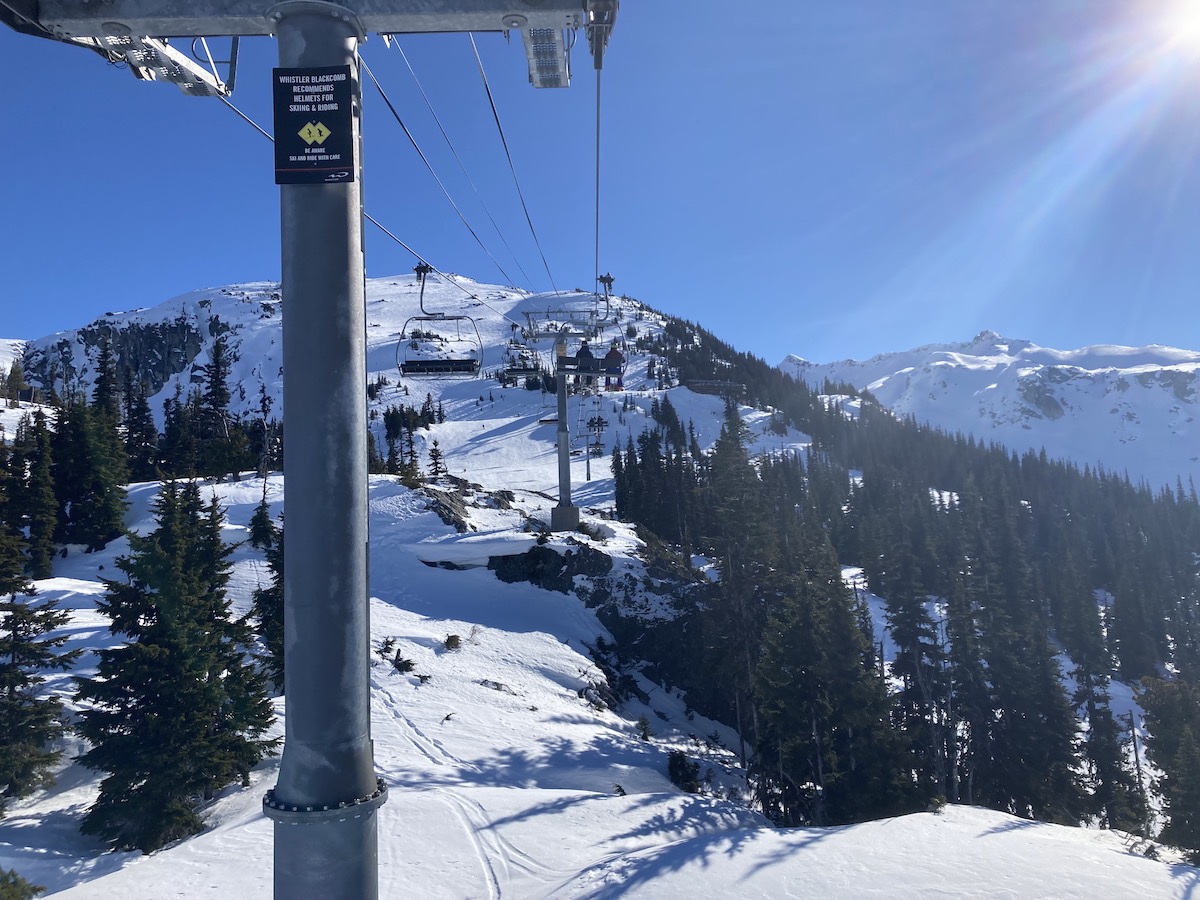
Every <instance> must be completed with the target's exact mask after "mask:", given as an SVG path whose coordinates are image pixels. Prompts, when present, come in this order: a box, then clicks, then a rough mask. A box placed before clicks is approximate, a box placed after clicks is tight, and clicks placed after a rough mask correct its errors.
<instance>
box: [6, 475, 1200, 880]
mask: <svg viewBox="0 0 1200 900" xmlns="http://www.w3.org/2000/svg"><path fill="white" fill-rule="evenodd" d="M156 490H157V487H156V485H138V486H134V488H133V489H132V491H131V501H132V502H131V510H130V514H129V520H130V524H131V525H132V526H133V527H135V528H137V529H139V530H144V529H148V528H151V527H152V526H153V522H152V519H151V516H150V513H149V509H150V503H151V502H152V499H153V496H154V494H155V492H156ZM261 490H262V486H261V484H260V483H259V482H254V481H246V482H242V483H240V484H223V485H215V486H208V487H206V488H205V491H206V492H207V491H213V492H215V493H216V494H217V496H218V497H219V498H220V500H221V502H222V504H223V505H224V506H225V507H226V508H227V509H228V511H229V519H230V524H229V525H228V526H227V529H226V535H225V536H226V539H227V540H241V539H244V538H245V536H246V531H247V525H248V522H249V518H250V516H251V515H252V512H253V508H254V506H255V505H256V504H257V502H258V499H259V497H260V496H261ZM267 496H268V498H269V500H270V502H271V504H272V507H273V508H274V509H279V508H281V505H282V503H283V500H284V493H283V484H282V479H281V478H279V477H278V476H273V477H272V478H270V479H269V481H268V483H267ZM480 499H482V498H480ZM468 500H470V497H468ZM515 501H516V503H515V505H516V506H517V507H522V506H525V505H526V504H527V503H534V505H536V503H535V502H534V501H533V498H532V497H530V496H529V495H526V494H525V493H524V492H523V491H520V490H518V491H516V492H515ZM370 505H371V532H372V536H373V545H372V565H371V572H372V600H371V622H372V633H373V640H374V642H375V643H376V644H378V642H379V641H381V640H383V639H384V638H387V637H394V638H396V641H397V643H396V646H397V648H398V649H400V650H401V652H402V654H403V655H404V656H405V657H407V658H409V659H411V660H413V661H414V662H415V663H416V668H415V669H414V671H413V673H412V674H408V675H403V674H399V673H398V672H396V671H395V670H394V669H393V668H392V667H391V666H390V665H389V664H388V663H387V662H385V661H384V660H382V659H379V660H377V662H376V665H375V666H374V668H373V669H372V672H371V692H372V714H373V716H372V730H373V737H374V744H375V760H376V767H377V769H378V771H379V773H380V775H381V777H383V778H385V779H386V780H387V782H388V785H389V789H390V801H389V802H388V804H387V805H385V806H384V807H383V808H382V809H381V810H380V813H379V835H380V837H379V840H380V896H381V897H388V898H392V897H421V898H468V897H503V896H509V897H520V898H552V897H553V898H569V897H579V898H582V897H592V898H601V897H617V896H621V897H626V896H627V897H642V898H676V897H681V896H687V895H691V894H696V893H697V891H699V894H700V895H701V896H710V897H735V896H737V897H747V896H755V897H780V898H782V897H794V896H811V897H822V898H847V900H849V898H856V900H857V898H862V897H876V896H878V897H888V898H897V897H900V898H924V897H929V896H953V897H1022V898H1024V897H1063V898H1080V900H1083V898H1087V900H1092V898H1095V897H1114V898H1115V897H1139V898H1160V897H1161V898H1167V897H1179V898H1182V897H1186V896H1189V895H1190V894H1191V893H1192V892H1193V891H1194V890H1195V889H1196V887H1197V871H1196V870H1195V869H1192V868H1190V867H1186V866H1179V865H1168V864H1165V863H1160V862H1154V861H1151V860H1148V859H1146V858H1145V857H1143V856H1141V855H1139V854H1137V853H1135V852H1133V848H1132V847H1131V846H1130V845H1129V843H1128V842H1127V840H1126V839H1124V838H1123V837H1122V836H1121V835H1119V834H1115V833H1112V832H1103V831H1096V830H1084V829H1070V828H1061V827H1058V826H1051V825H1043V824H1039V823H1034V822H1027V821H1023V820H1019V819H1014V818H1012V817H1010V816H1006V815H1003V814H1001V813H996V812H991V811H987V810H981V809H973V808H967V807H947V808H946V809H945V810H943V811H942V812H941V813H940V814H919V815H911V816H906V817H903V818H899V819H891V820H885V821H879V822H870V823H866V824H862V825H856V826H848V827H840V828H828V829H817V828H806V829H795V830H786V829H785V830H777V829H773V828H771V827H770V826H769V825H768V824H767V823H766V822H765V821H764V820H763V819H762V818H761V817H760V816H758V815H757V814H755V813H753V812H751V811H749V810H748V809H746V808H745V807H744V806H743V805H742V804H741V803H739V802H738V798H739V789H740V781H739V779H738V778H737V771H736V768H735V766H736V760H735V757H734V754H733V753H732V752H730V751H729V750H727V749H725V747H728V746H733V735H732V734H731V733H730V732H729V730H728V729H726V728H724V727H723V726H721V725H719V724H718V723H714V722H710V721H706V720H704V719H703V718H701V717H698V716H694V717H692V718H689V717H688V715H687V711H686V707H685V703H684V700H683V698H681V697H679V696H678V695H677V694H675V693H672V692H670V691H667V690H664V689H662V688H661V687H658V686H655V685H652V684H650V683H649V682H645V681H643V683H642V688H643V689H644V690H645V691H646V692H647V694H648V695H649V701H648V703H642V702H640V701H637V700H634V701H631V702H630V703H629V704H628V705H627V706H626V707H624V708H623V709H621V710H620V711H619V712H615V711H612V710H610V709H605V708H603V707H602V706H601V705H598V704H597V703H596V696H597V695H596V690H595V689H596V687H597V686H598V685H601V684H602V682H603V676H602V675H601V674H600V673H599V672H598V671H597V669H596V668H595V666H594V665H593V663H592V661H591V659H589V657H588V655H587V645H588V644H591V643H594V641H595V639H596V637H597V635H603V634H605V632H604V629H603V627H602V626H601V625H600V624H599V622H597V621H596V619H595V617H594V615H593V614H592V612H590V611H589V610H587V609H586V608H584V606H583V604H582V603H580V602H579V601H578V600H577V599H576V598H574V597H571V596H568V595H564V594H559V593H552V592H549V591H545V590H541V589H539V588H535V587H531V586H530V585H528V584H512V585H510V584H503V583H501V582H500V581H498V580H497V579H496V578H495V577H494V575H493V574H492V573H491V572H490V571H488V570H486V569H483V568H469V569H455V570H451V569H447V568H441V567H431V566H428V565H423V564H422V563H421V561H420V560H421V559H423V558H425V557H426V556H427V555H429V552H430V550H429V547H430V545H435V546H436V545H438V544H448V545H453V544H455V543H456V542H461V540H462V539H463V538H462V535H460V534H459V533H458V532H456V531H455V529H454V528H452V527H451V526H449V525H446V524H444V523H443V522H442V521H441V519H440V518H438V516H437V515H435V514H434V513H433V512H431V511H429V509H428V508H427V504H426V502H425V501H424V499H423V498H422V496H421V495H420V494H417V493H414V492H411V491H409V490H408V489H406V488H404V487H402V486H400V485H398V484H396V483H395V482H394V480H393V479H390V478H388V477H377V478H374V479H373V480H372V484H371V493H370ZM469 517H470V524H471V526H472V527H474V528H476V529H477V530H476V531H474V532H470V534H471V535H472V536H473V537H474V543H475V545H476V546H475V551H476V552H477V553H483V554H485V555H486V554H487V553H490V552H500V553H504V552H510V551H511V549H512V548H511V547H510V546H508V545H509V544H511V542H512V540H513V537H514V536H515V535H518V534H521V533H523V532H522V528H523V518H522V515H521V513H520V511H519V509H513V510H499V509H494V508H490V507H489V506H488V504H486V503H483V502H480V503H479V504H478V505H475V506H470V507H469ZM590 524H592V525H593V526H595V527H597V528H598V529H600V533H602V534H603V535H606V536H605V537H602V538H601V539H600V540H598V541H597V540H593V539H591V538H587V537H584V536H582V535H580V536H576V537H575V538H573V540H578V541H580V542H581V543H580V545H576V546H577V547H578V546H581V545H583V544H587V545H591V546H596V547H599V548H601V549H603V550H605V552H607V553H610V554H612V555H613V556H614V558H615V559H617V560H626V561H628V562H629V563H630V564H633V562H634V561H633V560H632V557H631V555H630V554H631V552H632V550H633V549H634V547H635V544H636V541H635V539H634V538H633V536H632V534H631V532H630V529H628V528H626V527H625V526H622V525H620V524H618V523H611V522H602V521H599V520H590ZM551 545H552V546H559V547H561V548H563V549H565V548H566V546H567V545H566V544H565V543H563V539H560V538H554V539H552V543H551ZM127 549H128V544H127V541H125V540H124V539H122V540H119V541H116V542H114V544H113V545H112V546H110V547H109V548H107V549H106V550H105V551H103V552H101V553H96V554H90V555H89V554H82V553H72V554H71V555H70V556H69V557H68V558H67V559H63V560H59V561H58V563H57V571H56V577H55V578H53V579H49V580H47V581H43V582H41V583H39V585H38V586H39V589H40V590H41V592H42V593H43V594H44V595H45V596H49V597H54V598H56V599H58V600H60V602H61V603H62V605H63V606H64V607H65V608H69V609H71V610H72V611H73V622H72V624H71V626H70V633H71V637H72V643H73V645H74V646H80V647H85V648H88V649H89V650H95V649H96V648H98V647H101V646H104V645H105V644H106V643H107V642H109V641H110V640H111V638H110V637H109V635H108V632H107V630H106V627H105V623H104V620H103V617H102V616H100V615H99V614H98V613H97V612H96V611H95V609H94V603H95V600H96V598H97V596H98V595H99V594H100V593H101V587H100V585H99V584H98V583H97V581H96V578H97V576H98V575H99V574H101V573H102V572H103V571H106V570H108V571H111V568H112V562H113V558H114V557H115V556H116V555H117V554H119V553H122V552H126V551H127ZM434 555H436V551H434ZM233 560H234V563H235V569H234V577H233V580H232V585H231V587H232V593H233V594H234V596H235V597H236V598H237V604H236V605H237V608H238V610H239V611H244V610H245V609H246V607H247V604H248V602H249V594H250V592H251V591H252V590H253V588H254V587H255V586H256V585H257V584H259V583H260V582H261V581H262V580H263V579H265V578H266V577H267V573H266V571H265V567H264V565H263V563H262V561H261V560H260V559H259V558H258V556H257V554H256V553H255V552H253V551H252V550H250V549H249V547H248V546H246V545H243V546H242V547H241V548H239V549H238V550H237V551H236V554H235V556H234V557H233ZM450 634H457V635H459V636H460V637H461V639H462V643H461V648H460V649H459V650H456V651H450V650H447V649H446V647H445V639H446V637H447V636H448V635H450ZM94 664H95V657H94V655H92V654H87V655H85V657H84V659H83V660H82V661H81V664H80V665H81V668H82V670H83V671H88V670H89V669H90V668H91V667H92V666H94ZM418 675H425V676H428V678H427V679H425V680H422V679H420V678H418V677H417V676H418ZM51 685H52V687H53V688H54V689H55V690H57V691H59V692H61V693H63V694H64V695H66V694H67V693H69V690H70V679H69V677H68V676H66V675H61V676H55V677H54V678H53V679H52V681H51ZM277 708H278V710H279V712H280V715H281V716H282V715H286V708H285V705H284V703H283V702H282V701H280V702H279V703H278V704H277ZM640 715H646V716H647V718H648V719H649V721H650V722H651V731H652V732H653V734H652V737H651V739H650V740H649V741H643V740H640V739H639V737H638V734H637V731H638V728H637V725H636V720H637V718H638V716H640ZM281 730H282V727H280V731H281ZM72 749H75V748H72ZM671 749H681V750H683V751H684V752H686V753H687V754H688V755H689V756H690V757H691V758H693V759H696V760H698V761H699V762H700V763H701V764H702V765H703V766H704V768H705V770H706V771H708V770H711V772H712V783H713V786H714V790H713V791H712V793H711V795H709V796H695V795H688V794H683V793H680V792H679V791H677V790H675V788H674V787H672V785H671V784H670V782H669V781H668V780H667V778H666V775H665V773H666V769H667V753H668V751H669V750H671ZM277 765H278V762H277V760H270V761H267V762H265V763H263V764H261V765H260V766H259V767H258V768H257V769H256V770H255V772H254V773H253V784H252V785H251V786H250V787H249V788H240V787H233V788H230V789H228V790H227V791H226V792H225V793H224V794H223V795H222V796H220V797H219V798H218V799H217V800H216V801H215V802H214V803H212V804H211V806H210V807H209V808H208V809H207V810H206V811H205V817H206V819H207V822H208V825H209V828H208V830H207V831H206V832H205V833H203V834H201V835H199V836H197V837H195V838H192V839H190V840H186V841H183V842H180V843H178V844H176V845H174V846H171V847H168V848H166V849H164V850H162V851H160V852H158V853H156V854H154V855H152V856H148V857H145V856H140V855H138V854H103V853H101V852H100V847H98V846H97V844H96V843H95V842H94V841H92V840H90V839H87V838H84V837H82V836H81V835H80V834H79V833H78V831H77V827H78V823H79V820H80V817H81V816H82V814H83V812H84V810H85V809H86V807H87V805H88V804H89V803H90V802H91V799H92V798H93V797H94V796H95V792H96V790H97V785H98V778H97V776H96V775H95V774H94V773H90V772H88V771H87V770H84V769H82V768H80V767H79V766H78V765H77V764H74V763H68V764H67V765H66V767H65V769H64V771H63V772H62V773H61V774H60V776H59V779H58V784H57V785H56V786H55V787H53V788H51V789H49V790H48V791H46V792H44V793H42V794H40V795H38V796H35V797H33V798H30V799H29V800H24V801H20V802H17V803H14V804H13V805H12V807H11V809H10V813H9V815H8V817H7V818H6V819H4V820H0V867H15V868H16V869H17V870H18V871H20V872H22V873H23V874H24V875H25V876H26V877H28V878H30V879H31V880H33V881H35V882H37V883H40V884H43V885H45V886H47V887H48V888H50V890H51V891H52V892H56V893H55V896H62V897H64V898H68V897H72V898H73V897H78V898H89V900H100V898H113V900H157V898H161V897H165V896H180V897H188V898H202V897H211V898H221V900H225V898H229V897H237V898H239V900H242V898H245V900H253V898H268V897H270V896H271V858H272V851H271V839H272V824H271V823H270V822H269V821H268V820H267V819H265V818H264V817H263V816H262V813H261V799H262V794H263V792H264V791H265V790H266V788H267V787H269V786H271V784H272V783H273V780H274V777H275V771H276V769H277ZM618 785H619V786H620V789H621V791H623V792H624V794H623V795H622V794H621V792H620V791H618V790H617V786H618Z"/></svg>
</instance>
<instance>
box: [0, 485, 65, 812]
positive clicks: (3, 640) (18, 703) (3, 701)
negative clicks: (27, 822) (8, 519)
mask: <svg viewBox="0 0 1200 900" xmlns="http://www.w3.org/2000/svg"><path fill="white" fill-rule="evenodd" d="M6 506H7V504H6V501H5V496H4V491H3V483H2V482H0V816H2V815H3V814H4V808H5V805H6V803H7V801H8V800H10V799H12V798H14V797H24V796H27V795H28V794H30V793H32V792H33V790H34V789H35V788H37V787H40V786H41V785H43V784H45V783H47V782H48V781H50V780H51V776H50V770H51V769H52V768H53V766H54V764H55V763H56V762H57V761H58V758H59V756H61V755H62V751H61V750H53V749H49V748H50V745H52V744H53V743H54V742H55V741H56V740H58V739H59V738H60V737H61V736H62V733H63V720H62V703H61V701H59V700H58V699H57V698H53V697H39V696H38V688H39V687H40V685H41V684H42V683H43V682H44V681H45V678H44V677H43V676H42V674H41V673H42V672H45V671H46V670H54V669H58V670H62V669H67V668H69V667H70V666H71V664H72V663H73V662H74V660H75V658H76V657H77V656H78V655H79V651H78V650H73V651H68V652H64V651H63V650H62V646H63V644H65V643H66V641H67V637H66V636H65V635H60V636H57V637H47V635H48V634H49V633H50V632H52V631H54V630H55V629H58V628H61V627H62V626H63V625H65V624H66V623H67V621H68V620H69V619H70V613H68V612H66V611H64V610H59V609H58V608H57V604H56V603H55V602H54V601H42V602H39V601H37V600H36V599H35V596H36V591H35V590H34V586H33V584H32V583H31V582H30V581H29V580H28V579H27V578H26V576H25V574H24V569H25V559H24V555H23V552H22V550H23V548H22V543H23V542H22V540H21V538H20V536H19V535H18V534H17V533H16V532H14V531H13V530H12V529H10V528H8V527H7V526H6V525H5V524H4V521H5V507H6Z"/></svg>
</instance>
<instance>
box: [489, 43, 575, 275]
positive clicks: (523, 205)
mask: <svg viewBox="0 0 1200 900" xmlns="http://www.w3.org/2000/svg"><path fill="white" fill-rule="evenodd" d="M468 37H470V39H471V49H472V50H474V51H475V62H476V63H478V64H479V74H480V76H481V77H482V78H483V87H484V90H485V91H487V96H488V103H490V104H491V107H492V118H493V119H495V120H496V129H497V130H498V131H499V132H500V143H501V144H503V145H504V155H505V156H506V157H507V158H508V168H509V170H510V171H511V172H512V177H513V184H515V185H516V187H517V196H518V197H520V198H521V209H523V210H524V211H525V221H526V222H528V223H529V233H530V234H532V235H533V242H534V244H536V245H537V248H538V255H540V256H541V258H542V265H543V266H544V267H545V269H546V276H547V277H548V278H549V279H550V287H552V288H553V289H554V293H555V294H558V293H561V292H560V291H559V289H558V285H556V284H555V283H554V276H553V275H551V274H550V264H549V263H548V262H546V254H545V252H543V250H542V242H541V241H539V240H538V236H537V229H535V228H534V227H533V218H532V217H531V216H530V215H529V206H528V205H527V204H526V203H525V194H524V193H523V192H522V191H521V181H520V179H518V178H517V168H516V166H515V165H514V164H513V158H512V153H511V152H509V149H508V140H507V139H506V138H505V137H504V126H503V125H501V124H500V113H499V111H498V110H497V109H496V98H495V97H493V96H492V87H491V85H489V84H488V78H487V72H486V71H484V68H483V60H482V59H481V58H480V56H479V47H477V46H476V45H475V35H473V34H468Z"/></svg>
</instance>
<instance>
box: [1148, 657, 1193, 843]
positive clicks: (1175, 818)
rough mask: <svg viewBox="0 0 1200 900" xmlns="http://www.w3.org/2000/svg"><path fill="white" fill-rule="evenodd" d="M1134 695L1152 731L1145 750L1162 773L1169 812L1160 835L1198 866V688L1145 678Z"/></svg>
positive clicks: (1184, 683)
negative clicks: (1184, 850) (1182, 850)
mask: <svg viewBox="0 0 1200 900" xmlns="http://www.w3.org/2000/svg"><path fill="white" fill-rule="evenodd" d="M1138 700H1139V701H1141V703H1142V706H1143V707H1144V708H1145V710H1146V724H1147V726H1148V728H1149V732H1150V733H1149V735H1148V737H1147V739H1146V753H1147V754H1148V755H1149V757H1150V760H1151V761H1152V762H1153V763H1154V764H1155V765H1156V766H1157V767H1158V768H1159V769H1160V770H1161V772H1162V777H1161V778H1160V779H1159V782H1158V788H1159V791H1160V792H1161V794H1162V797H1163V801H1164V804H1163V805H1164V806H1165V811H1166V812H1167V814H1168V815H1169V817H1170V818H1169V821H1168V823H1167V826H1166V827H1165V828H1164V829H1163V831H1162V834H1161V835H1160V836H1159V839H1160V840H1162V841H1164V842H1165V843H1169V844H1174V845H1175V846H1177V847H1182V848H1184V849H1186V850H1188V851H1190V852H1189V860H1190V861H1191V862H1192V863H1193V864H1196V865H1200V748H1198V746H1197V741H1196V735H1197V734H1200V688H1196V687H1194V686H1193V685H1190V684H1188V683H1186V682H1184V681H1181V680H1178V679H1177V680H1175V681H1164V680H1161V679H1150V678H1148V679H1145V680H1144V681H1143V682H1142V687H1141V690H1140V692H1139V694H1138Z"/></svg>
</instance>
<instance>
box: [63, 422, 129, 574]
mask: <svg viewBox="0 0 1200 900" xmlns="http://www.w3.org/2000/svg"><path fill="white" fill-rule="evenodd" d="M51 445H52V448H53V470H54V493H55V497H56V498H57V500H58V538H59V540H60V541H62V542H63V543H74V544H84V545H86V547H87V549H88V550H89V551H92V550H99V549H101V548H103V547H104V545H105V544H107V543H108V542H109V541H111V540H112V539H113V538H115V537H117V536H118V535H120V534H121V531H122V528H123V525H124V515H125V487H124V485H125V483H126V481H127V480H128V471H127V469H126V467H125V454H124V449H123V447H122V445H121V440H120V436H119V435H118V434H117V430H116V423H115V422H114V421H112V420H110V419H109V417H108V415H107V413H105V412H103V411H102V412H100V413H98V414H93V412H92V410H91V409H90V408H89V407H88V406H87V405H86V404H84V403H82V402H79V401H76V402H75V403H72V404H69V405H68V406H65V407H63V408H62V409H61V410H60V411H59V416H58V423H57V428H56V429H55V432H54V436H53V439H52V442H51Z"/></svg>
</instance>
